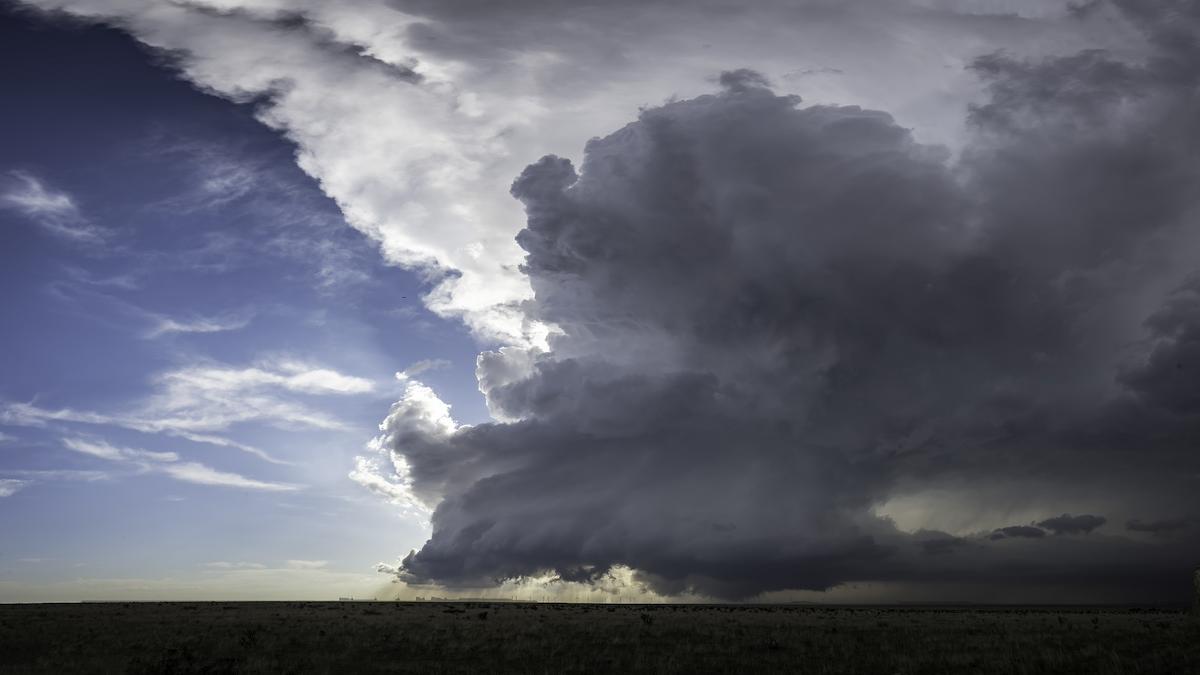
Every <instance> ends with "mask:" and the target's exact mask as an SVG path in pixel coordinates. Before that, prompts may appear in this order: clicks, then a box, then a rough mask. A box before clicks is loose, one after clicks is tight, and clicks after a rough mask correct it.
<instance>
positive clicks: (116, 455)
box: [62, 438, 301, 492]
mask: <svg viewBox="0 0 1200 675" xmlns="http://www.w3.org/2000/svg"><path fill="white" fill-rule="evenodd" d="M62 443H63V447H65V448H67V449H69V450H73V451H75V452H78V453H82V454H85V455H90V456H92V457H96V458H99V459H103V460H107V461H110V462H123V463H130V464H135V465H137V467H138V468H139V469H141V470H142V471H149V472H154V473H161V474H165V475H167V476H169V477H171V478H174V479H175V480H178V481H183V482H185V483H195V484H198V485H216V486H223V487H233V488H245V489H250V490H266V491H273V492H282V491H291V490H297V489H299V488H300V487H301V486H299V485H292V484H289V483H275V482H269V481H262V480H256V479H254V478H247V477H246V476H242V475H240V474H236V473H230V472H227V471H219V470H217V469H214V468H212V467H210V466H206V465H204V464H200V463H197V462H182V461H180V457H179V455H178V454H177V453H174V452H155V451H151V450H142V449H140V448H126V447H118V446H115V445H112V444H110V443H107V442H105V441H102V440H90V439H82V438H64V439H63V441H62Z"/></svg>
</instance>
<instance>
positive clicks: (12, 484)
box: [0, 478, 30, 497]
mask: <svg viewBox="0 0 1200 675" xmlns="http://www.w3.org/2000/svg"><path fill="white" fill-rule="evenodd" d="M29 483H30V481H27V480H17V479H15V478H0V497H11V496H13V495H15V494H17V493H18V492H20V491H21V490H23V489H25V488H26V487H27V486H28V485H29Z"/></svg>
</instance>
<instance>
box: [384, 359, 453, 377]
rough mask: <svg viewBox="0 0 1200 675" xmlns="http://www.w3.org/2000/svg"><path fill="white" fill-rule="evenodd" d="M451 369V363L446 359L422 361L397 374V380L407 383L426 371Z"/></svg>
mask: <svg viewBox="0 0 1200 675" xmlns="http://www.w3.org/2000/svg"><path fill="white" fill-rule="evenodd" d="M449 367H450V362H449V361H447V360H446V359H422V360H420V361H417V362H416V363H414V364H412V365H411V366H409V367H407V368H405V369H404V370H402V371H400V372H398V373H396V379H397V380H400V381H401V382H405V381H407V380H411V379H412V378H414V377H416V376H417V375H420V374H421V373H424V372H426V371H429V370H437V369H439V368H449Z"/></svg>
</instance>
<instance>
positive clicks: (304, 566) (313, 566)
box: [285, 560, 329, 570]
mask: <svg viewBox="0 0 1200 675" xmlns="http://www.w3.org/2000/svg"><path fill="white" fill-rule="evenodd" d="M285 564H286V565H287V567H288V569H293V570H319V569H324V568H326V567H329V561H328V560H288V561H287V562H286V563H285Z"/></svg>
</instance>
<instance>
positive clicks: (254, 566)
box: [204, 560, 267, 570]
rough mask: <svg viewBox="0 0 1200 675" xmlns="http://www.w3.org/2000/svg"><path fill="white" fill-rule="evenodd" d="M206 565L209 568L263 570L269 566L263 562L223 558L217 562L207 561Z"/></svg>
mask: <svg viewBox="0 0 1200 675" xmlns="http://www.w3.org/2000/svg"><path fill="white" fill-rule="evenodd" d="M204 566H205V567H208V568H211V569H215V570H237V569H242V570H261V569H266V567H267V566H266V565H263V564H261V563H253V562H226V561H223V560H218V561H215V562H207V563H204Z"/></svg>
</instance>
